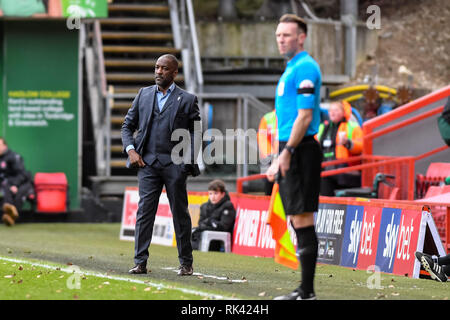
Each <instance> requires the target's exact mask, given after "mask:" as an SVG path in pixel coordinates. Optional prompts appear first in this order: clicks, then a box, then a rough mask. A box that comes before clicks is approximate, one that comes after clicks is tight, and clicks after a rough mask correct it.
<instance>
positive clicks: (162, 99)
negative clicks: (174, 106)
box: [156, 82, 175, 111]
mask: <svg viewBox="0 0 450 320" xmlns="http://www.w3.org/2000/svg"><path fill="white" fill-rule="evenodd" d="M174 89H175V82H172V84H171V86H170V87H169V89H167V91H166V95H164V94H163V92H162V91H160V90H159V87H158V86H156V99H157V100H158V107H159V111H161V110H162V108H163V107H164V104H165V103H166V101H167V99H169V97H170V94H171V93H172V91H173V90H174Z"/></svg>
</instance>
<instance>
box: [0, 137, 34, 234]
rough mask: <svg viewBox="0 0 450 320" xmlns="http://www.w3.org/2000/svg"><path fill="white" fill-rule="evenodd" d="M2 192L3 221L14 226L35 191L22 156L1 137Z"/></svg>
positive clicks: (0, 175)
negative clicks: (24, 205) (27, 199)
mask: <svg viewBox="0 0 450 320" xmlns="http://www.w3.org/2000/svg"><path fill="white" fill-rule="evenodd" d="M0 192H1V193H2V195H3V198H2V199H1V200H2V208H3V215H2V221H3V223H4V224H6V225H7V226H12V225H14V224H15V221H16V220H17V218H18V217H19V212H18V210H20V209H21V208H22V205H23V203H24V201H25V199H26V198H27V197H28V196H29V195H30V194H33V193H34V190H33V183H32V177H31V174H30V173H29V172H28V171H26V170H25V167H24V164H23V160H22V157H21V156H20V155H18V154H17V153H15V152H13V151H11V150H10V149H8V144H7V143H6V140H5V139H3V138H0Z"/></svg>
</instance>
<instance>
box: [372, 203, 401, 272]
mask: <svg viewBox="0 0 450 320" xmlns="http://www.w3.org/2000/svg"><path fill="white" fill-rule="evenodd" d="M401 216H402V214H401V209H391V208H384V209H383V213H382V217H381V224H380V238H379V239H378V252H377V259H376V265H377V266H379V267H380V269H381V271H383V272H389V273H392V269H393V267H394V260H395V253H396V252H395V250H396V248H397V239H398V232H399V228H400V218H401Z"/></svg>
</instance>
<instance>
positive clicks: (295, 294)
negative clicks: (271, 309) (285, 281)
mask: <svg viewBox="0 0 450 320" xmlns="http://www.w3.org/2000/svg"><path fill="white" fill-rule="evenodd" d="M316 299H317V298H316V295H315V294H314V293H313V292H311V293H309V294H305V293H304V292H303V290H302V289H301V288H297V289H295V290H294V291H292V292H291V293H288V294H286V295H284V296H278V297H275V298H274V299H273V300H316Z"/></svg>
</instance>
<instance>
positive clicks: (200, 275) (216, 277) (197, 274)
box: [161, 267, 247, 282]
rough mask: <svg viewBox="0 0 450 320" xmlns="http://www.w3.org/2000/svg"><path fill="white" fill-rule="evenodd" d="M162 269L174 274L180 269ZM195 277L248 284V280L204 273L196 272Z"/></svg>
mask: <svg viewBox="0 0 450 320" xmlns="http://www.w3.org/2000/svg"><path fill="white" fill-rule="evenodd" d="M161 269H163V270H172V271H174V272H178V269H176V268H173V267H167V268H161ZM193 275H194V276H197V277H203V278H212V279H216V280H228V281H230V282H247V280H232V279H229V278H228V277H219V276H214V275H209V274H203V273H199V272H194V274H193Z"/></svg>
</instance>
